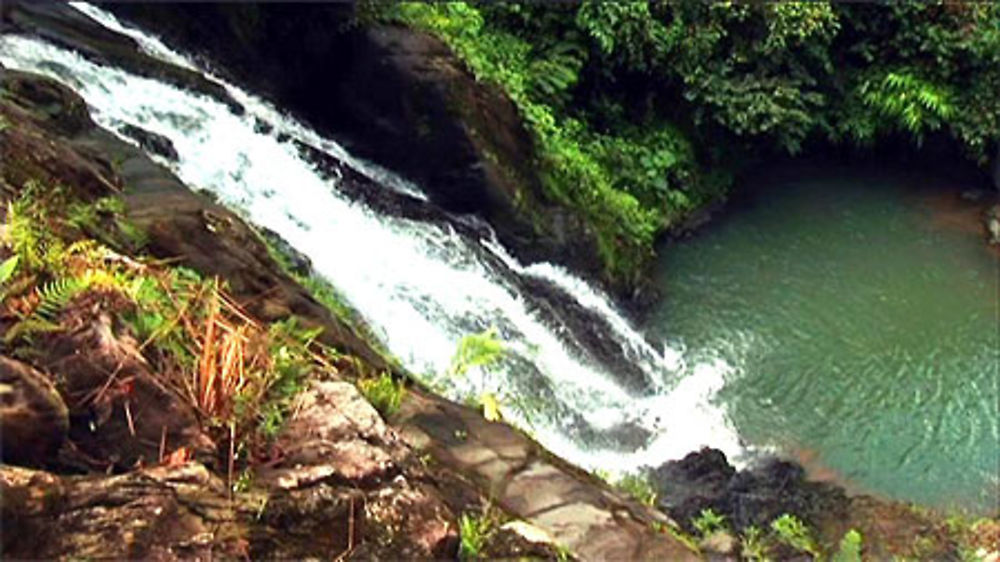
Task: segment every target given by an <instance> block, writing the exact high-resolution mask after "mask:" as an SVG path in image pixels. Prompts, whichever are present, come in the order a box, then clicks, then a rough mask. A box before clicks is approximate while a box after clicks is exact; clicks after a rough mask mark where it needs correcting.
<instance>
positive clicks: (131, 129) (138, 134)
mask: <svg viewBox="0 0 1000 562" xmlns="http://www.w3.org/2000/svg"><path fill="white" fill-rule="evenodd" d="M121 131H122V134H123V135H125V136H127V137H129V138H132V139H134V140H135V141H136V142H137V143H139V146H141V147H142V148H143V149H144V150H147V151H149V152H152V153H153V154H157V155H159V156H162V157H164V158H166V159H167V160H172V161H174V162H176V161H177V158H178V155H177V149H175V148H174V143H172V142H170V139H168V138H167V137H165V136H163V135H160V134H157V133H154V132H152V131H147V130H146V129H143V128H142V127H136V126H135V125H131V124H128V123H126V124H125V125H123V126H122V128H121Z"/></svg>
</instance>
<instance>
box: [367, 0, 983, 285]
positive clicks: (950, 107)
mask: <svg viewBox="0 0 1000 562" xmlns="http://www.w3.org/2000/svg"><path fill="white" fill-rule="evenodd" d="M372 10H373V11H374V12H376V13H377V15H376V19H381V20H383V21H386V20H388V21H392V22H397V23H403V24H405V25H410V26H413V27H417V28H420V29H424V30H427V31H429V32H431V33H433V34H435V35H437V36H438V37H440V38H441V39H442V40H443V41H444V42H445V43H447V44H448V45H449V47H451V49H452V50H453V51H454V52H455V53H456V54H457V55H458V56H459V57H460V58H461V60H463V61H464V62H465V64H466V65H467V67H468V68H469V70H470V71H471V72H472V74H473V75H474V76H475V77H476V79H477V80H480V81H482V82H488V83H491V84H494V85H496V86H498V87H500V88H501V89H502V90H503V91H504V92H505V93H506V94H507V95H508V97H509V98H510V99H511V100H512V101H513V102H514V104H515V105H516V106H517V108H518V111H519V112H520V115H521V117H522V120H523V122H524V124H525V125H526V126H527V128H528V130H529V131H530V132H531V133H532V136H533V137H534V141H535V142H534V146H535V152H536V156H537V161H536V162H535V163H534V164H535V166H536V169H537V170H538V171H539V173H540V177H541V179H542V185H543V188H544V191H545V194H546V195H547V197H548V198H549V199H551V200H552V201H555V202H557V203H559V204H561V205H563V206H566V207H569V208H572V209H575V210H576V211H578V212H579V214H580V215H581V217H582V218H583V219H585V220H586V222H587V224H588V225H589V226H590V227H591V228H592V230H593V232H594V234H595V236H596V238H597V243H598V247H599V250H600V253H601V256H602V258H603V260H604V264H605V268H606V271H605V273H606V276H607V277H608V278H610V279H613V280H615V281H618V282H621V283H623V284H625V285H628V284H630V283H634V282H635V281H636V280H637V275H638V273H637V272H638V270H641V269H642V267H643V266H644V265H645V264H646V263H647V262H648V261H649V258H650V257H651V256H652V245H653V242H654V240H655V239H656V237H657V236H658V235H659V234H660V233H661V232H663V231H664V230H665V229H668V228H670V226H671V225H673V224H676V223H677V221H678V220H680V219H682V218H683V217H684V216H685V215H686V214H687V213H690V212H691V211H692V210H694V209H696V208H698V207H700V206H702V205H704V204H706V203H708V202H710V201H712V200H714V199H715V198H717V197H719V196H720V195H722V192H723V191H724V190H725V188H726V187H727V185H728V181H727V178H728V177H729V176H730V175H731V173H732V172H735V171H738V167H739V166H740V165H742V163H743V162H745V161H746V160H747V159H749V158H748V157H750V158H752V157H753V156H754V155H755V154H760V153H766V152H768V151H770V150H772V149H773V148H775V147H777V148H781V149H784V150H786V151H788V152H791V153H795V152H798V151H801V150H802V149H803V148H804V147H805V146H806V143H807V142H809V141H811V140H815V139H824V138H825V139H829V140H830V141H833V142H855V143H858V144H870V143H875V142H879V141H880V140H881V139H883V138H886V137H888V135H890V134H893V133H896V132H902V133H903V134H904V135H906V136H908V137H909V138H910V139H912V140H913V142H914V143H916V144H920V143H921V142H922V141H923V139H924V137H925V136H926V135H927V134H928V133H931V132H937V133H939V134H944V135H948V136H950V137H951V138H952V139H953V140H954V142H956V143H958V144H959V145H960V146H962V147H964V149H965V150H966V152H967V154H968V155H969V156H970V157H971V158H973V159H975V160H976V161H977V162H979V163H980V164H984V165H985V164H986V163H987V161H988V159H989V158H991V157H992V156H993V154H994V152H995V150H996V146H997V142H998V141H997V139H1000V104H997V103H996V92H998V91H1000V4H997V3H964V4H963V3H958V4H955V3H952V4H941V3H916V2H909V3H903V2H898V3H889V4H878V5H874V4H864V3H859V4H851V3H832V2H826V1H816V2H763V3H735V2H716V3H704V2H687V1H685V2H648V1H623V2H599V1H596V0H584V1H582V2H579V3H571V4H555V5H552V4H544V3H541V4H520V3H497V4H474V3H465V2H447V3H414V2H407V3H401V4H375V5H374V8H373V9H372ZM692 147H697V150H693V149H692ZM743 154H745V155H746V156H745V157H744V156H741V155H743ZM709 169H711V170H713V172H714V173H713V174H709V173H707V172H706V170H709Z"/></svg>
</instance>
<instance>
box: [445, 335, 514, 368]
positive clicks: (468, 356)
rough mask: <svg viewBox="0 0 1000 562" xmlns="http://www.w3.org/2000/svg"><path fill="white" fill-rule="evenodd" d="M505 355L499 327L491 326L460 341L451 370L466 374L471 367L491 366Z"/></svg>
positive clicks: (452, 360)
mask: <svg viewBox="0 0 1000 562" xmlns="http://www.w3.org/2000/svg"><path fill="white" fill-rule="evenodd" d="M503 356H504V346H503V340H501V339H500V338H499V335H498V332H497V329H496V328H495V327H491V328H489V329H488V330H485V331H483V332H479V333H478V334H469V335H467V336H465V337H463V338H462V340H461V341H460V342H458V348H457V349H456V350H455V355H453V356H452V358H451V368H450V369H449V372H450V373H451V374H453V375H465V374H466V373H467V372H468V371H469V369H473V368H489V367H492V366H493V365H496V364H497V363H499V362H500V360H501V359H503Z"/></svg>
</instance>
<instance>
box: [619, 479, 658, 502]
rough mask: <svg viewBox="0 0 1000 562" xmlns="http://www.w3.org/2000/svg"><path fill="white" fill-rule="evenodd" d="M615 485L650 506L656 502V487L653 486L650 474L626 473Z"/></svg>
mask: <svg viewBox="0 0 1000 562" xmlns="http://www.w3.org/2000/svg"><path fill="white" fill-rule="evenodd" d="M615 485H616V486H617V487H618V488H619V489H621V490H622V491H624V492H625V493H627V494H628V495H630V496H632V497H633V498H635V499H636V500H638V501H639V502H640V503H642V504H645V505H648V506H653V505H655V504H656V489H655V488H654V487H653V484H652V482H650V480H649V477H648V476H645V475H643V474H626V475H624V476H622V477H621V479H619V480H618V482H616V483H615Z"/></svg>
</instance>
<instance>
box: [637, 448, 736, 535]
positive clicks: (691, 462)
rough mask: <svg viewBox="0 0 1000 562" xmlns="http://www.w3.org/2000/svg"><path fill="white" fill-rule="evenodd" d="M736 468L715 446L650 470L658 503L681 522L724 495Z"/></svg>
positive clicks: (686, 520)
mask: <svg viewBox="0 0 1000 562" xmlns="http://www.w3.org/2000/svg"><path fill="white" fill-rule="evenodd" d="M735 474H736V469H735V468H733V467H732V465H730V464H729V460H728V459H726V455H725V454H724V453H723V452H722V451H720V450H718V449H709V448H705V449H702V450H701V451H697V452H694V453H689V454H688V455H687V456H685V457H684V458H683V459H681V460H679V461H670V462H667V463H664V464H662V465H661V466H660V467H658V468H656V469H655V470H653V471H652V472H651V473H650V478H651V480H652V482H653V483H654V484H655V485H656V486H657V488H658V489H657V504H658V505H659V506H660V507H661V508H662V509H663V510H664V511H667V512H669V513H671V514H673V515H674V516H675V517H677V518H678V520H680V521H681V522H682V524H683V523H685V522H687V524H688V525H690V523H689V521H690V519H691V518H692V517H695V516H697V515H698V514H699V513H700V512H701V510H702V509H706V508H708V507H712V506H713V505H714V504H715V502H716V501H717V500H718V499H719V498H721V497H723V496H724V495H725V493H726V488H727V487H728V485H729V481H730V480H731V479H732V477H733V476H734V475H735Z"/></svg>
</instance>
